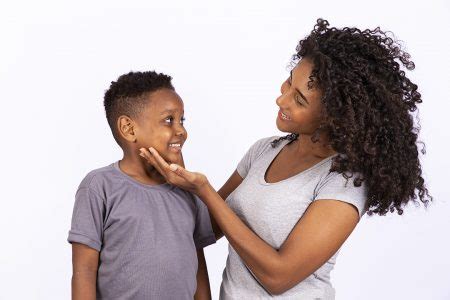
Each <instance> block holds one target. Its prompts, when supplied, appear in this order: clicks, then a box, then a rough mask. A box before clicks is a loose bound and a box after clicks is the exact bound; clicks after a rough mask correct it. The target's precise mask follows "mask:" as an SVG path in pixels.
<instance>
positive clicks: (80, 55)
mask: <svg viewBox="0 0 450 300" xmlns="http://www.w3.org/2000/svg"><path fill="white" fill-rule="evenodd" d="M318 17H323V18H326V19H328V20H329V21H330V23H331V25H334V26H338V27H342V26H357V27H360V28H366V27H370V28H374V27H376V26H377V25H380V26H381V27H382V28H383V29H385V30H391V31H393V32H394V33H395V35H396V36H397V38H399V39H401V40H403V41H404V44H405V46H406V49H407V50H408V51H409V52H410V54H411V55H412V58H413V60H414V62H415V63H416V66H417V68H416V70H415V71H413V72H411V73H409V76H410V77H411V78H412V79H413V80H414V81H415V82H417V83H418V84H419V88H420V92H421V93H422V95H423V100H424V103H423V104H422V105H421V107H420V116H421V124H422V131H421V139H422V140H423V141H425V142H426V144H427V151H428V153H427V155H426V156H425V157H424V158H423V166H424V172H425V176H426V179H427V181H428V185H429V187H430V190H431V193H432V194H433V196H434V197H435V203H434V204H433V205H432V206H431V207H430V208H429V209H428V210H425V209H423V208H415V207H410V208H408V209H406V212H405V214H404V215H403V216H401V217H400V216H398V215H389V216H386V217H370V218H369V217H367V216H366V217H364V218H363V219H362V221H361V222H360V224H359V225H358V227H357V229H356V230H355V231H354V233H353V234H352V236H351V237H350V238H349V239H348V241H347V242H346V243H345V244H344V246H343V248H342V251H341V253H340V256H339V258H338V263H337V265H336V268H335V270H334V271H333V272H332V282H333V284H334V286H335V288H336V291H337V299H450V271H449V270H450V260H449V259H448V255H449V253H450V241H449V228H450V218H449V212H450V204H449V202H448V196H449V193H448V177H449V176H448V170H449V168H450V160H449V159H448V154H447V151H448V147H449V146H450V142H449V138H450V135H449V131H448V128H449V126H448V113H449V109H450V104H449V101H450V93H449V83H450V81H449V75H448V74H449V73H448V72H449V68H450V61H449V53H450V42H449V36H450V32H449V31H450V22H449V19H450V4H449V2H448V1H444V0H442V1H438V0H436V1H391V0H379V1H372V2H363V1H321V2H320V3H319V2H318V1H243V0H241V1H235V0H232V1H230V0H228V1H205V2H194V1H158V2H155V1H143V2H134V1H128V3H126V4H125V2H124V1H121V2H115V1H103V2H99V1H89V2H87V1H86V2H84V1H71V2H68V1H67V2H65V1H26V2H24V1H9V3H4V2H2V3H1V4H0V38H1V42H0V45H1V46H0V99H1V100H0V101H1V117H0V126H1V132H2V135H1V136H2V139H1V147H0V151H1V155H0V158H1V168H2V169H1V175H0V176H1V181H0V184H1V192H0V193H1V194H0V197H1V209H0V233H1V235H0V238H1V247H0V298H1V299H68V298H69V297H70V278H71V248H70V245H69V244H68V243H67V242H66V238H67V232H68V230H69V226H70V219H71V214H72V207H73V201H74V193H75V191H76V188H77V186H78V184H79V182H80V181H81V179H82V178H83V177H84V176H85V174H86V173H87V172H88V171H90V170H92V169H95V168H98V167H102V166H105V165H107V164H110V163H111V162H113V161H116V160H118V159H120V157H121V151H120V149H119V147H118V146H117V145H116V144H115V142H114V140H113V138H112V136H111V134H110V130H109V128H108V125H107V122H106V119H105V117H104V112H103V107H102V97H103V93H104V91H105V89H106V88H107V87H108V86H109V83H110V82H111V81H112V80H115V79H116V78H117V77H118V76H119V75H120V74H122V73H125V72H128V71H130V70H135V71H136V70H157V71H159V72H165V73H167V74H170V75H172V76H173V77H174V85H175V87H176V89H177V91H178V92H179V94H180V95H181V97H182V98H183V99H184V101H185V105H186V117H187V125H186V126H187V128H188V131H189V134H190V137H189V140H188V143H187V144H186V147H185V150H184V156H185V159H186V162H187V166H188V167H189V168H190V169H192V170H198V171H201V172H204V173H205V174H207V175H208V177H209V179H210V181H211V182H212V183H213V184H214V186H215V187H220V186H221V184H223V183H224V181H225V180H226V178H227V177H228V176H229V175H230V174H231V173H232V171H233V170H234V169H235V166H236V164H237V162H238V161H239V159H240V158H241V157H242V155H243V154H244V153H245V151H246V150H247V149H248V147H249V146H250V145H251V144H252V143H253V142H255V141H256V140H257V139H259V138H262V137H266V136H269V135H273V134H277V130H276V126H275V118H276V112H277V108H276V106H275V98H276V97H277V95H278V94H279V86H280V84H281V82H282V81H283V80H284V79H285V78H286V77H287V76H288V71H287V65H288V63H289V60H290V57H291V55H292V54H293V53H294V49H295V46H296V44H297V42H298V40H299V39H301V38H303V37H304V36H305V35H307V34H308V33H309V32H310V30H311V29H312V27H313V25H314V24H315V20H316V19H317V18H318ZM206 255H207V263H208V268H209V276H210V280H211V288H212V293H213V299H218V292H219V287H220V282H221V275H222V270H223V267H224V265H225V260H226V255H227V242H226V240H224V239H222V240H221V241H220V242H218V243H217V244H216V245H213V246H211V247H209V248H207V250H206Z"/></svg>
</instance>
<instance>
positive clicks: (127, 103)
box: [103, 71, 175, 145]
mask: <svg viewBox="0 0 450 300" xmlns="http://www.w3.org/2000/svg"><path fill="white" fill-rule="evenodd" d="M171 81H172V77H170V76H168V75H165V74H163V73H156V72H154V71H146V72H129V73H128V74H123V75H121V76H120V77H119V78H118V79H117V81H112V82H111V85H110V87H109V89H108V90H107V91H106V92H105V97H104V101H103V104H104V106H105V112H106V119H107V120H108V124H109V127H110V128H111V131H112V134H113V137H114V139H115V140H116V142H117V143H118V144H119V145H121V143H120V140H119V134H118V132H117V119H118V118H119V117H120V116H122V115H126V116H129V117H130V118H136V117H138V116H139V114H140V113H141V112H142V111H143V110H144V108H145V105H146V104H147V96H148V94H150V93H152V92H155V91H157V90H160V89H163V88H165V89H170V90H173V91H174V90H175V88H174V87H173V85H172V82H171Z"/></svg>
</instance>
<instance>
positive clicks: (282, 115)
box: [281, 113, 291, 121]
mask: <svg viewBox="0 0 450 300" xmlns="http://www.w3.org/2000/svg"><path fill="white" fill-rule="evenodd" d="M281 118H282V119H283V120H287V121H289V120H290V119H291V118H289V117H288V116H286V115H285V114H283V113H281Z"/></svg>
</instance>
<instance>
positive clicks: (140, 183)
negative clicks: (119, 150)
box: [113, 161, 173, 191]
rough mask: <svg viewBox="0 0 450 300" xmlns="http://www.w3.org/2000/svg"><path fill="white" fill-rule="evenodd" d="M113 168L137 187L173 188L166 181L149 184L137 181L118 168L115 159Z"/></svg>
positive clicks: (150, 188) (149, 188) (166, 189)
mask: <svg viewBox="0 0 450 300" xmlns="http://www.w3.org/2000/svg"><path fill="white" fill-rule="evenodd" d="M113 169H114V170H115V171H117V172H118V173H119V174H120V175H121V177H122V178H124V179H125V180H126V181H128V182H130V183H131V184H133V185H135V186H138V187H141V188H144V189H147V190H161V191H169V190H171V189H172V188H173V185H171V184H169V183H167V182H166V183H162V184H155V185H150V184H145V183H142V182H139V181H137V180H136V179H134V178H133V177H131V176H130V175H128V174H126V173H125V172H124V171H122V170H121V169H120V167H119V161H116V162H115V163H113Z"/></svg>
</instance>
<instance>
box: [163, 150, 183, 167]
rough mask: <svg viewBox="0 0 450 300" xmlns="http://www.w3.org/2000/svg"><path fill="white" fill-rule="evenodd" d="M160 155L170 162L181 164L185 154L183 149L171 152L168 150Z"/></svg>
mask: <svg viewBox="0 0 450 300" xmlns="http://www.w3.org/2000/svg"><path fill="white" fill-rule="evenodd" d="M160 155H161V156H162V158H164V160H165V161H166V162H167V163H169V164H170V163H175V164H179V163H180V162H181V161H182V160H183V156H182V155H181V151H180V152H169V151H166V152H164V153H160Z"/></svg>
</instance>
